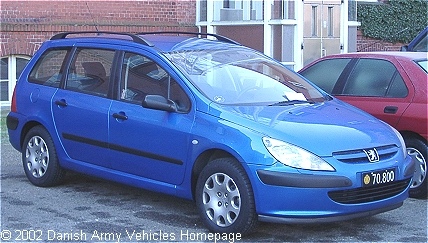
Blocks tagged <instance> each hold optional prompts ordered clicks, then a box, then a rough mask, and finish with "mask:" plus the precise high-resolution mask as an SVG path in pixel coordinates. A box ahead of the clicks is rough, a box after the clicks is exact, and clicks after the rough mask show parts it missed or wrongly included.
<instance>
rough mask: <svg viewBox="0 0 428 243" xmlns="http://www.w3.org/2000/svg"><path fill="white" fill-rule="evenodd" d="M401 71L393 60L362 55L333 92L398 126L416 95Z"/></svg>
mask: <svg viewBox="0 0 428 243" xmlns="http://www.w3.org/2000/svg"><path fill="white" fill-rule="evenodd" d="M397 68H398V69H397ZM402 71H403V70H401V66H400V65H399V64H398V63H396V62H394V61H389V60H384V59H369V58H360V59H358V60H357V62H356V63H355V66H354V67H353V68H352V70H351V71H350V72H349V74H348V76H346V77H344V78H345V79H344V80H341V81H342V83H341V84H340V87H339V88H337V87H338V86H336V87H335V88H334V90H333V92H332V93H333V95H335V96H336V97H337V98H339V99H341V100H343V101H345V102H348V103H350V104H352V105H354V106H356V107H358V108H360V109H362V110H365V111H367V112H368V113H370V114H372V115H374V116H376V117H377V118H379V119H381V120H383V121H385V122H387V123H389V124H391V125H392V126H395V125H397V123H398V121H399V119H400V117H401V116H402V114H403V112H404V111H405V110H406V108H407V107H408V106H409V104H410V102H411V100H412V96H413V95H412V94H413V92H412V90H411V89H412V87H409V88H410V89H409V88H407V86H406V81H405V80H406V79H408V77H407V75H406V74H405V73H404V72H402Z"/></svg>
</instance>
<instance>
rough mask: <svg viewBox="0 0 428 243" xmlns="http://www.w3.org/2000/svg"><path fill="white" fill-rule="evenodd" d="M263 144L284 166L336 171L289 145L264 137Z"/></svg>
mask: <svg viewBox="0 0 428 243" xmlns="http://www.w3.org/2000/svg"><path fill="white" fill-rule="evenodd" d="M263 143H264V145H265V147H266V149H267V150H268V151H269V153H270V154H271V155H272V156H273V157H274V158H275V159H276V160H278V161H279V162H281V163H282V164H284V165H287V166H290V167H294V168H297V169H306V170H325V171H335V169H334V168H333V167H332V166H331V165H330V164H328V163H327V162H325V161H324V160H323V159H321V158H320V157H318V156H316V155H314V154H312V153H310V152H308V151H306V150H304V149H302V148H299V147H297V146H294V145H291V144H289V143H286V142H283V141H280V140H277V139H273V138H268V137H264V138H263Z"/></svg>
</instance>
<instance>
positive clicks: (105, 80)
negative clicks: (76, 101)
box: [65, 48, 115, 97]
mask: <svg viewBox="0 0 428 243" xmlns="http://www.w3.org/2000/svg"><path fill="white" fill-rule="evenodd" d="M114 54H115V51H114V50H105V49H92V48H78V49H77V50H76V53H75V55H74V58H73V60H72V62H71V64H70V70H69V72H68V76H67V81H66V85H65V89H68V90H73V91H77V92H81V93H87V94H93V95H97V96H102V97H107V95H108V91H109V80H110V71H111V67H112V63H113V58H114Z"/></svg>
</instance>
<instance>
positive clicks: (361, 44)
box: [357, 30, 405, 52]
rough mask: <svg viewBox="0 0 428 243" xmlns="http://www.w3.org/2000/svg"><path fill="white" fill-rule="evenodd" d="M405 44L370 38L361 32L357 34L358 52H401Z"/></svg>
mask: <svg viewBox="0 0 428 243" xmlns="http://www.w3.org/2000/svg"><path fill="white" fill-rule="evenodd" d="M403 45H405V44H403V43H391V42H387V41H382V40H377V39H372V38H368V37H365V36H363V35H362V33H361V31H360V30H358V33H357V51H360V52H363V51H399V50H400V49H401V46H403Z"/></svg>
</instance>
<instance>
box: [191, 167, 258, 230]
mask: <svg viewBox="0 0 428 243" xmlns="http://www.w3.org/2000/svg"><path fill="white" fill-rule="evenodd" d="M196 206H197V208H198V211H199V214H200V216H201V219H202V221H203V223H204V224H205V225H206V227H207V228H208V229H209V230H210V231H212V232H217V233H241V234H246V233H249V232H250V231H251V230H252V229H253V228H254V227H255V226H256V224H257V214H256V212H255V203H254V194H253V190H252V187H251V184H250V181H249V179H248V176H247V174H246V173H245V171H244V169H243V168H242V167H241V165H240V164H239V163H238V162H237V161H236V160H234V159H232V158H219V159H215V160H213V161H211V162H209V163H208V165H207V166H206V167H205V168H204V169H203V170H202V172H201V174H200V175H199V178H198V181H197V184H196Z"/></svg>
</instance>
